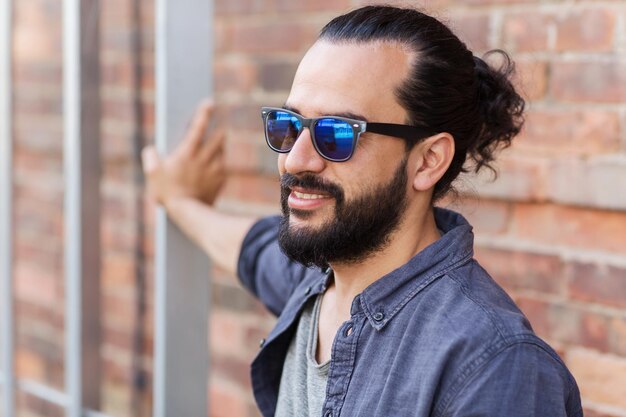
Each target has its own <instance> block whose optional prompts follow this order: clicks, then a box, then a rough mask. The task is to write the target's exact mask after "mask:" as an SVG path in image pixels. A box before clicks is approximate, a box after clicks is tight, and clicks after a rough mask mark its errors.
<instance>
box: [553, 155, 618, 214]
mask: <svg viewBox="0 0 626 417" xmlns="http://www.w3.org/2000/svg"><path fill="white" fill-rule="evenodd" d="M574 184H575V186H574ZM548 190H549V191H548V193H549V195H550V196H551V198H552V199H553V200H554V201H557V202H562V203H566V204H575V205H579V206H587V207H597V208H601V209H611V210H622V211H623V210H624V209H626V158H624V157H617V156H616V157H612V156H610V157H598V158H589V159H579V158H567V159H565V158H561V159H557V160H555V161H554V162H553V163H552V165H551V167H550V175H549V176H548Z"/></svg>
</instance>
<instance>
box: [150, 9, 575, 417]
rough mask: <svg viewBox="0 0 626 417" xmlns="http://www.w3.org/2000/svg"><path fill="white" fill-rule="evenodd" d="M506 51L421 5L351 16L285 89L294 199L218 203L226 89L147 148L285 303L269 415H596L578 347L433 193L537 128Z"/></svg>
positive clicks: (155, 174) (201, 227)
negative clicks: (566, 357)
mask: <svg viewBox="0 0 626 417" xmlns="http://www.w3.org/2000/svg"><path fill="white" fill-rule="evenodd" d="M501 56H502V57H503V58H504V65H503V66H502V68H501V69H500V70H496V69H493V68H491V67H490V66H488V65H487V64H486V63H485V62H484V61H483V60H482V59H479V58H476V57H474V56H473V54H472V53H471V52H470V51H468V50H467V49H466V47H465V45H464V44H463V43H462V42H461V41H459V39H458V38H457V37H456V36H455V35H453V34H452V32H450V30H449V29H448V28H447V27H446V26H445V25H443V24H442V23H441V22H439V21H437V20H436V19H434V18H432V17H430V16H427V15H425V14H423V13H420V12H419V11H416V10H412V9H400V8H395V7H387V6H369V7H364V8H361V9H358V10H355V11H353V12H350V13H348V14H346V15H343V16H339V17H337V18H335V19H333V20H332V21H331V22H330V23H329V24H328V25H327V26H326V27H325V28H324V29H323V30H322V32H321V34H320V37H319V39H318V40H317V42H316V43H315V44H314V45H313V46H312V47H311V49H309V51H308V52H307V54H306V56H305V57H304V58H303V60H302V62H301V63H300V66H299V68H298V70H297V73H296V75H295V79H294V82H293V86H292V89H291V92H290V94H289V97H288V99H287V101H286V104H285V106H284V107H283V108H263V110H262V120H263V123H264V128H265V137H266V141H267V143H268V145H269V146H270V148H272V149H273V150H275V151H277V152H279V156H278V170H279V172H280V175H281V191H282V194H281V195H282V197H281V203H282V211H283V215H282V218H278V217H273V218H268V219H263V220H260V221H258V222H256V221H255V220H253V219H244V218H237V217H234V216H230V215H227V214H224V213H220V212H218V211H216V210H215V209H213V208H212V207H211V204H212V202H213V200H214V199H215V196H216V195H217V192H218V190H219V186H220V184H221V181H222V179H223V166H222V162H221V156H222V154H221V146H222V140H223V136H220V135H215V137H214V138H212V140H210V141H208V142H206V143H203V142H202V140H201V138H202V135H203V132H204V129H205V127H206V124H207V122H208V120H209V118H210V113H211V109H212V108H211V106H205V107H203V108H202V109H201V110H200V111H199V113H198V115H197V116H196V120H195V122H194V124H193V126H192V128H191V129H190V132H189V133H188V137H187V138H186V139H185V141H184V143H183V144H182V145H181V147H180V149H179V150H177V151H176V152H175V153H174V154H173V155H172V156H170V157H168V158H167V159H166V160H165V161H163V162H161V160H160V159H159V157H158V155H156V153H155V151H154V150H153V149H152V148H148V149H147V150H146V151H145V153H144V163H145V169H146V173H147V176H148V179H149V186H150V190H151V194H152V195H153V196H154V197H155V198H156V199H157V200H158V201H159V202H160V203H161V204H163V205H164V207H165V208H166V210H167V212H168V214H169V215H170V216H171V218H172V219H173V220H174V221H176V222H177V223H178V224H179V225H180V227H181V228H182V229H183V230H184V231H186V233H188V234H189V236H191V237H192V238H193V239H194V240H195V241H196V242H198V244H199V245H201V246H202V247H203V248H204V249H205V250H206V252H207V253H208V254H209V255H210V256H211V257H212V258H213V259H214V260H215V262H217V263H218V264H220V265H221V266H222V267H225V268H226V269H228V270H230V271H232V272H235V270H237V272H238V275H239V277H240V279H241V281H242V283H243V284H244V285H245V286H246V287H247V288H248V289H250V290H251V291H252V292H253V293H254V294H255V295H256V296H257V297H259V299H260V300H261V301H262V302H263V303H264V304H265V305H266V306H267V307H268V308H269V309H270V310H271V311H272V312H273V313H275V314H276V315H277V316H278V321H277V324H276V327H275V328H274V330H273V331H272V332H271V334H270V335H269V336H268V338H267V341H266V342H265V344H264V346H263V347H262V349H261V351H260V352H259V354H258V356H257V358H256V359H255V361H254V363H253V364H252V380H253V388H254V393H255V397H256V400H257V403H258V405H259V408H260V410H261V412H262V413H263V415H264V416H273V415H276V416H298V417H301V416H325V417H331V416H332V417H339V416H342V417H347V416H384V417H391V416H393V417H404V416H415V417H425V416H494V417H495V416H506V417H511V416H545V417H555V416H582V411H581V405H580V397H579V392H578V388H577V386H576V383H575V381H574V379H573V377H572V376H571V374H570V373H569V372H568V370H567V368H566V367H565V365H564V364H563V363H562V361H561V360H560V359H559V357H558V355H557V354H556V353H555V352H554V351H553V350H552V349H551V348H550V347H549V346H548V345H546V343H544V342H543V341H541V340H540V339H539V338H538V337H537V336H536V335H535V334H534V333H533V332H532V330H531V328H530V325H529V324H528V321H527V320H526V318H525V317H524V316H523V314H522V313H521V312H520V311H519V310H518V308H517V307H516V306H515V304H514V303H513V301H512V300H511V299H510V298H509V297H508V296H507V295H506V294H505V293H504V292H503V291H502V290H501V289H500V288H499V287H498V286H497V285H496V284H495V282H494V281H493V280H492V279H491V278H490V277H489V275H487V273H486V272H485V271H484V270H483V269H482V268H481V267H480V266H479V265H478V263H477V262H476V261H475V260H474V259H473V255H472V254H473V252H472V245H473V235H472V232H471V226H470V225H469V224H468V223H467V221H466V220H465V219H463V217H461V216H460V215H459V214H457V213H454V212H452V211H448V210H443V209H439V208H434V207H433V202H434V201H436V200H437V199H439V198H440V197H441V196H443V195H444V194H446V193H447V192H448V191H449V190H450V189H451V186H452V182H453V180H454V179H455V178H456V177H457V175H458V174H459V173H460V172H461V171H462V170H463V169H464V168H463V167H464V166H473V167H474V169H475V170H478V169H480V168H481V167H483V166H487V167H488V166H489V163H490V162H491V161H492V160H493V157H494V152H495V150H496V149H497V148H499V147H502V146H506V145H508V144H509V143H510V141H511V139H512V138H513V137H514V136H515V135H516V134H517V133H518V132H519V129H520V127H521V123H522V112H523V108H524V102H523V100H522V99H521V98H520V97H519V95H518V94H517V93H516V92H515V90H514V88H513V86H512V85H511V83H510V82H509V80H508V76H509V74H510V69H511V65H510V62H509V61H508V57H507V56H506V54H504V53H501ZM468 159H469V162H468V161H467V160H468Z"/></svg>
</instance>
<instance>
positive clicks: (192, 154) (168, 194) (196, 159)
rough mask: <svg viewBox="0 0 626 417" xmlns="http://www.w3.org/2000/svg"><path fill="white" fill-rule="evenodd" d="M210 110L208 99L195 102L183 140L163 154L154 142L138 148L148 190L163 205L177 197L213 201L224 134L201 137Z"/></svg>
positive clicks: (221, 165) (222, 176) (219, 177)
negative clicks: (193, 113)
mask: <svg viewBox="0 0 626 417" xmlns="http://www.w3.org/2000/svg"><path fill="white" fill-rule="evenodd" d="M214 110H215V106H214V105H213V103H211V102H208V101H207V102H204V103H202V104H201V105H200V106H198V109H197V110H196V113H195V115H194V118H193V121H192V123H191V125H190V127H189V128H188V129H187V132H186V134H185V137H184V139H183V141H182V142H181V143H180V144H179V145H178V147H177V148H176V149H175V150H174V152H172V153H171V154H170V155H168V156H166V157H165V158H163V159H162V158H161V157H160V156H159V154H158V152H157V150H156V148H155V147H154V146H146V147H145V148H144V149H143V150H142V152H141V159H142V162H143V170H144V174H145V176H146V182H147V189H148V194H149V195H150V196H151V197H152V198H154V199H155V200H156V201H157V202H158V203H159V204H162V205H163V206H164V207H165V208H166V209H167V207H168V205H169V204H171V203H172V202H173V201H175V200H177V199H181V198H182V199H185V198H191V199H197V200H200V201H203V202H205V203H207V204H213V202H214V201H215V199H216V197H217V195H218V193H219V191H220V189H221V188H222V185H223V184H224V180H225V179H226V171H225V168H224V138H225V135H224V133H223V132H216V133H213V134H211V136H210V137H209V138H208V139H207V140H204V136H205V133H206V129H207V126H208V124H209V121H210V120H211V117H212V115H213V112H214Z"/></svg>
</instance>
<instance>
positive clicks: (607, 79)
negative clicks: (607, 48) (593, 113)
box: [550, 61, 626, 103]
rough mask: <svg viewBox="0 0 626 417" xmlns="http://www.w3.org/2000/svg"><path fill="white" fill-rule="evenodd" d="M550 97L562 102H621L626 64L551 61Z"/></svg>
mask: <svg viewBox="0 0 626 417" xmlns="http://www.w3.org/2000/svg"><path fill="white" fill-rule="evenodd" d="M550 94H551V95H552V96H553V97H554V99H556V100H559V101H565V102H591V103H620V102H623V101H625V100H626V63H625V62H621V61H614V62H609V61H606V62H605V61H602V62H584V61H583V62H570V61H567V62H554V63H552V70H551V72H550Z"/></svg>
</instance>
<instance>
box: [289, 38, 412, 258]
mask: <svg viewBox="0 0 626 417" xmlns="http://www.w3.org/2000/svg"><path fill="white" fill-rule="evenodd" d="M410 62H411V55H410V54H408V53H406V52H405V50H404V49H403V48H402V47H400V46H399V45H395V44H382V43H365V44H352V43H339V44H336V43H329V42H325V41H318V42H317V43H316V44H315V45H314V46H313V47H312V48H311V49H310V50H309V51H308V53H307V54H306V56H305V57H304V58H303V60H302V62H301V63H300V66H299V68H298V71H297V73H296V76H295V79H294V83H293V86H292V89H291V93H290V95H289V98H288V99H287V102H286V105H287V106H288V107H290V108H292V109H293V110H295V111H297V112H298V113H300V114H302V115H303V116H305V117H316V116H324V115H349V116H350V117H353V118H358V119H363V120H367V121H370V122H386V123H399V124H403V123H405V121H406V118H407V117H406V111H405V110H404V109H403V108H402V107H401V106H400V105H399V104H398V103H397V101H396V98H395V95H394V91H395V89H396V88H397V87H398V86H399V85H400V84H401V83H402V82H403V81H404V79H405V77H406V76H407V75H408V71H409V67H410ZM405 158H406V150H405V143H404V141H403V140H401V139H397V138H392V137H388V136H382V135H376V134H372V133H368V132H366V133H364V134H362V135H361V138H360V140H359V143H358V146H357V148H356V150H355V152H354V154H353V156H352V158H351V159H350V160H349V161H346V162H329V161H327V160H325V159H323V158H322V157H321V156H320V155H319V154H318V153H317V152H316V150H315V148H314V147H313V144H312V142H311V136H310V133H309V131H308V129H305V130H304V132H303V133H302V134H301V136H300V138H299V139H298V140H297V141H296V144H295V145H294V147H293V149H292V150H291V151H290V152H289V153H288V154H281V155H280V156H279V158H278V169H279V172H280V174H281V179H282V181H281V182H282V184H281V185H282V208H283V213H284V219H283V224H282V225H281V236H280V242H281V246H282V247H283V250H285V252H286V253H287V254H288V255H289V256H291V257H292V258H293V259H295V260H297V261H299V262H302V263H305V264H317V265H320V266H322V265H323V264H325V263H327V262H330V263H332V262H354V261H358V260H360V259H363V257H364V256H367V254H369V253H371V252H373V251H375V250H377V249H380V248H381V247H382V246H384V245H385V243H386V242H387V241H388V238H389V235H390V234H391V232H392V231H393V230H394V229H395V228H396V227H397V225H398V224H399V223H400V221H401V218H402V215H403V213H404V209H405V207H406V198H407V172H406V159H405Z"/></svg>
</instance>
